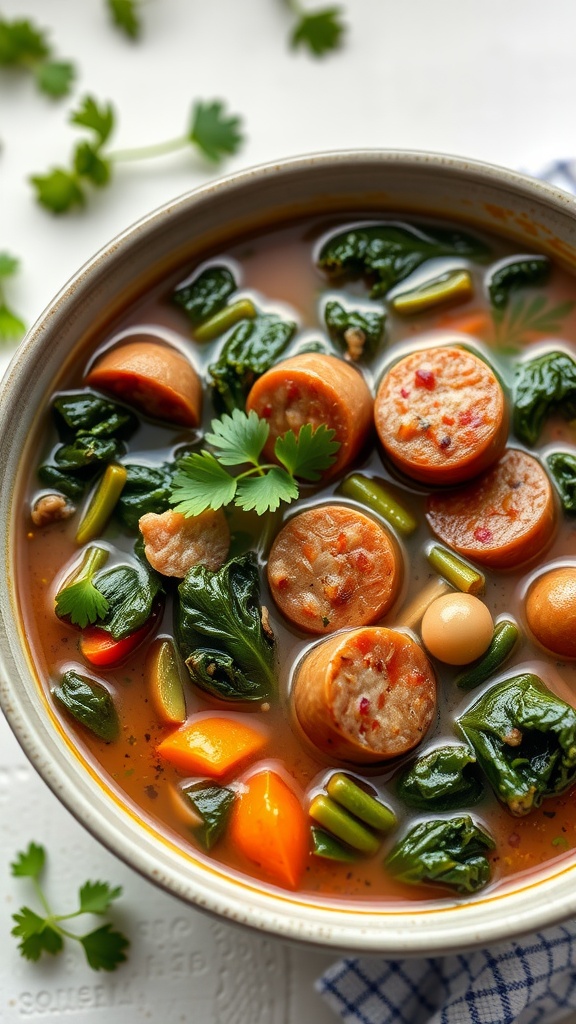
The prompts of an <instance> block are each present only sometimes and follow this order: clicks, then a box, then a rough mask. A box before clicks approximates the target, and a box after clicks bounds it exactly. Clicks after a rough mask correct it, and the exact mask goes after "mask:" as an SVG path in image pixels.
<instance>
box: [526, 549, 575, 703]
mask: <svg viewBox="0 0 576 1024" xmlns="http://www.w3.org/2000/svg"><path fill="white" fill-rule="evenodd" d="M526 619H527V620H528V626H529V627H530V629H531V631H532V633H533V634H534V636H535V637H536V639H537V640H538V641H539V643H541V644H542V646H543V647H545V648H546V649H547V650H548V651H552V652H553V654H555V655H557V657H559V658H576V566H574V565H564V566H558V567H556V568H555V569H550V570H549V571H548V572H545V573H543V574H542V575H541V576H538V578H537V579H536V580H534V582H533V584H532V585H531V587H530V590H529V591H528V596H527V598H526ZM573 697H574V695H573V694H572V695H571V702H573Z"/></svg>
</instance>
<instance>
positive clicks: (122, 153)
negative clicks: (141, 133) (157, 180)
mask: <svg viewBox="0 0 576 1024" xmlns="http://www.w3.org/2000/svg"><path fill="white" fill-rule="evenodd" d="M189 145H190V140H189V139H188V138H187V137H186V136H185V135H181V136H179V137H178V138H177V139H167V140H166V141H165V142H156V143H153V144H152V145H150V146H137V147H135V148H133V149H117V150H115V151H114V150H113V151H112V152H111V153H107V154H106V159H107V160H113V161H114V162H116V163H121V162H128V161H129V160H151V159H153V158H154V157H157V156H165V155H167V154H168V153H175V152H177V150H179V149H184V148H185V147H186V146H189Z"/></svg>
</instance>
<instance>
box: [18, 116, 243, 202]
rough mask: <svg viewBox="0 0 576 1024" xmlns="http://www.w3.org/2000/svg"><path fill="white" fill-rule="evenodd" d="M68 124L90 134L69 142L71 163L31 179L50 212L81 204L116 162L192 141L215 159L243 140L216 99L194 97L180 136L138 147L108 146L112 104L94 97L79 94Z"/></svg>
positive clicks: (107, 180) (104, 182)
mask: <svg viewBox="0 0 576 1024" xmlns="http://www.w3.org/2000/svg"><path fill="white" fill-rule="evenodd" d="M70 123H71V124H73V125H75V126H76V127H79V128H85V129H86V130H87V131H88V132H89V133H90V135H89V137H88V138H87V139H83V140H82V141H81V142H78V143H77V144H76V146H75V147H74V149H73V151H72V156H71V161H70V166H68V167H53V168H52V169H51V170H50V171H48V172H47V173H46V174H35V175H33V176H32V177H31V179H30V181H31V184H32V185H33V187H34V189H35V192H36V199H37V200H38V202H39V203H40V204H41V205H42V206H44V207H46V209H48V210H50V211H51V212H52V213H65V212H67V211H68V210H70V209H72V208H73V207H74V206H83V205H84V203H85V202H86V200H87V198H88V195H89V191H90V189H91V188H103V187H104V186H106V185H108V184H109V183H110V180H111V178H112V174H113V170H114V166H115V164H117V163H120V162H125V161H131V160H146V159H150V158H153V157H160V156H166V155H167V154H169V153H173V152H176V151H178V150H181V149H184V148H186V147H190V146H191V147H193V148H195V149H196V150H198V151H199V152H200V153H201V154H202V155H203V156H204V157H205V158H206V159H207V160H209V161H211V162H212V163H214V164H218V163H220V161H221V160H222V159H224V157H225V156H227V155H230V154H233V153H235V152H236V150H237V149H238V147H239V146H240V144H241V143H242V141H243V140H242V134H241V131H240V118H239V117H237V116H235V115H228V114H227V113H226V111H225V109H224V104H223V103H222V101H221V100H212V101H209V102H205V101H203V100H198V101H196V103H195V104H194V106H193V109H192V113H191V116H190V121H189V125H188V128H187V131H186V133H185V134H184V135H182V136H180V137H178V138H176V139H169V140H167V141H165V142H160V143H156V144H154V145H151V146H144V147H140V148H138V149H124V150H116V151H110V150H108V148H107V142H108V140H109V138H110V136H111V135H112V132H113V131H114V128H115V126H116V112H115V110H114V108H113V106H112V104H111V103H99V102H98V101H97V100H95V99H94V97H93V96H85V97H84V98H83V99H82V101H81V102H80V106H79V107H78V108H77V109H76V110H74V111H73V112H72V114H71V115H70Z"/></svg>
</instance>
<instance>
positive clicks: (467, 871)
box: [384, 814, 495, 892]
mask: <svg viewBox="0 0 576 1024" xmlns="http://www.w3.org/2000/svg"><path fill="white" fill-rule="evenodd" d="M494 847H495V843H494V840H493V839H492V837H491V836H490V835H489V834H488V833H487V832H485V831H484V829H482V828H480V827H479V826H478V825H476V824H475V823H474V822H473V821H472V818H470V817H469V816H468V815H467V814H463V815H461V816H459V817H456V818H440V819H439V820H437V821H424V822H422V823H421V824H419V825H415V826H414V828H412V829H410V831H409V832H408V833H407V834H406V835H405V836H404V838H403V839H401V840H400V841H399V842H398V843H397V844H396V846H395V847H394V848H393V850H392V851H391V852H390V853H389V854H388V856H387V857H386V860H385V862H384V863H385V865H386V867H387V868H388V870H389V871H390V872H391V873H392V874H393V875H394V876H395V877H396V878H399V879H400V880H401V881H403V882H408V883H409V884H410V885H419V884H426V883H433V884H435V885H447V886H450V887H451V888H454V889H456V891H457V892H477V891H478V889H481V888H482V887H483V886H484V885H486V883H487V882H489V881H490V864H489V863H488V859H487V857H486V852H487V851H488V850H493V849H494Z"/></svg>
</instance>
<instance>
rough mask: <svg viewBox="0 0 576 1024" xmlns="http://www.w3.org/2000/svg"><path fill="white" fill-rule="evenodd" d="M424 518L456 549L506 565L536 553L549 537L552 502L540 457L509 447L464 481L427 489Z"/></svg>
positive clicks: (489, 563) (495, 565) (483, 560)
mask: <svg viewBox="0 0 576 1024" xmlns="http://www.w3.org/2000/svg"><path fill="white" fill-rule="evenodd" d="M426 518H427V519H428V522H429V524H430V526H431V528H432V530H433V531H434V533H435V534H436V536H437V537H439V538H440V540H442V541H444V543H445V544H447V545H448V546H449V547H451V548H453V549H454V550H455V551H458V552H459V554H461V555H464V557H466V558H471V559H472V560H473V561H475V562H479V563H480V564H481V565H486V566H490V567H492V568H494V569H511V568H513V567H515V566H517V565H522V564H523V563H525V562H529V561H532V560H533V559H535V558H537V557H538V555H540V554H541V553H542V551H543V550H544V549H545V548H546V546H547V545H548V543H549V542H550V541H551V539H552V537H553V534H554V529H555V526H556V504H555V499H554V492H553V490H552V485H551V483H550V480H549V478H548V475H547V473H546V472H545V470H544V469H543V467H542V466H541V465H540V463H539V462H538V461H537V460H536V459H535V458H533V457H532V455H528V453H527V452H523V451H520V450H518V449H516V448H509V449H508V451H507V452H506V453H505V454H504V455H503V456H502V458H501V459H500V461H499V462H498V463H497V464H496V465H495V466H493V467H492V469H489V470H488V471H487V472H486V473H484V474H483V475H482V476H481V477H479V478H478V479H477V480H474V481H473V482H472V483H470V484H468V486H466V487H459V488H458V489H456V490H453V491H449V492H445V493H443V494H432V495H430V496H429V498H428V503H427V512H426Z"/></svg>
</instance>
